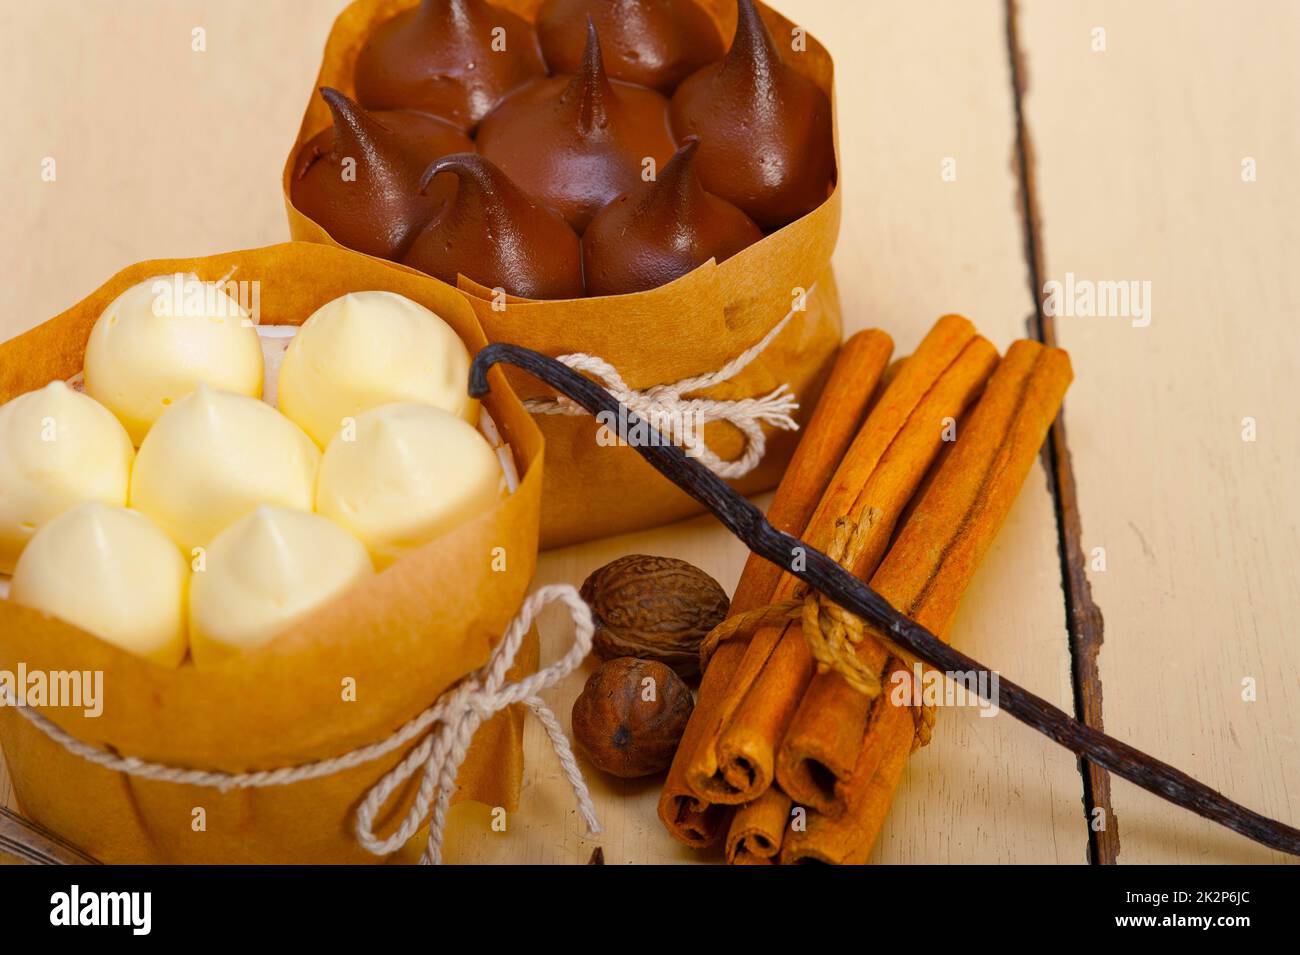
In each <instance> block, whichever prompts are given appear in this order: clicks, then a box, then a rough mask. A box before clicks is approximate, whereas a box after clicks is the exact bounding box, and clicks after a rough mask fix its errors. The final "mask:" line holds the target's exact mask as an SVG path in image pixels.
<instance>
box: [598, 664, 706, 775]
mask: <svg viewBox="0 0 1300 955" xmlns="http://www.w3.org/2000/svg"><path fill="white" fill-rule="evenodd" d="M694 708H695V703H694V701H693V700H692V699H691V691H690V690H689V689H687V688H686V684H685V683H683V682H682V681H681V679H680V678H678V676H677V674H676V673H674V672H673V671H672V670H671V669H669V668H668V667H666V666H664V665H663V664H662V663H657V662H655V661H654V660H638V659H636V658H635V657H619V658H618V659H617V660H609V661H607V662H605V663H602V664H601V665H600V667H599V669H597V670H596V672H595V673H593V674H592V675H591V676H590V677H588V678H587V685H586V686H584V687H583V688H582V693H581V694H579V696H578V698H577V700H575V701H574V703H573V714H572V723H573V738H574V739H575V740H577V742H578V746H579V747H580V748H581V749H582V751H583V753H584V754H585V755H586V757H587V758H588V759H589V760H591V762H592V764H593V765H594V766H595V767H596V768H597V769H599V770H601V771H602V772H606V773H609V774H610V775H612V776H620V777H622V778H624V779H632V778H635V777H637V776H649V775H651V774H652V773H657V772H660V771H661V770H664V769H667V768H668V766H669V764H671V763H672V761H673V754H674V753H676V752H677V744H678V743H679V742H680V741H681V738H682V733H683V732H685V730H686V721H687V720H689V719H690V717H691V710H693V709H694Z"/></svg>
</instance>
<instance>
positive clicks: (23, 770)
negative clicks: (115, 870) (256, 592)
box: [0, 243, 543, 863]
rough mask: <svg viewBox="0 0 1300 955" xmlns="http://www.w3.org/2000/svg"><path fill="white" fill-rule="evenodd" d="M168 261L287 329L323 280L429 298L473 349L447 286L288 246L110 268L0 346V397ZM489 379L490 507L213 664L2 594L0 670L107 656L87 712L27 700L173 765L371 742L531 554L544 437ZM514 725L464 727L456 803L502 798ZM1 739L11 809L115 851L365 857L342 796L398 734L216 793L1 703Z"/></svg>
mask: <svg viewBox="0 0 1300 955" xmlns="http://www.w3.org/2000/svg"><path fill="white" fill-rule="evenodd" d="M232 269H233V270H234V272H233V274H230V273H231V270H232ZM173 272H194V273H196V274H197V275H198V276H199V277H200V278H201V279H205V280H216V279H219V278H222V277H225V276H227V275H228V274H230V279H231V280H232V281H240V280H247V281H254V280H256V281H258V282H260V292H261V301H260V306H261V322H262V324H292V325H298V324H301V323H302V322H303V321H304V320H305V319H306V318H307V317H308V316H309V315H311V313H312V312H313V311H315V310H316V309H317V308H318V307H320V306H321V305H323V304H325V303H326V302H328V301H330V300H331V299H334V298H336V297H338V296H339V295H342V294H344V293H346V292H351V291H361V290H366V289H380V290H387V291H391V292H397V293H399V294H401V295H405V296H407V297H409V298H411V299H414V300H415V301H417V302H420V303H421V304H423V305H425V306H427V307H429V308H431V309H433V310H434V311H435V312H437V313H438V314H439V315H441V316H442V317H443V318H444V319H445V320H446V321H447V322H448V323H449V324H450V325H451V326H452V327H453V328H454V329H455V330H456V332H457V333H458V334H459V335H460V336H461V338H462V340H463V341H464V342H465V343H466V345H467V346H468V347H469V349H470V351H471V352H474V351H477V350H478V349H479V348H481V347H482V346H483V345H484V344H486V341H485V339H484V337H483V332H482V330H481V329H480V328H479V326H478V323H477V321H476V320H475V318H474V314H473V311H472V310H471V309H470V307H469V306H468V305H467V303H466V301H465V299H464V298H463V297H461V296H460V295H458V294H457V293H456V292H455V291H454V290H452V289H449V288H447V287H446V286H444V285H440V284H439V283H436V282H431V281H428V280H426V279H422V278H419V277H416V276H412V275H408V274H405V273H403V272H401V271H398V270H395V269H393V268H391V267H389V266H387V265H385V264H384V263H381V262H379V261H377V260H374V259H369V258H367V257H365V256H360V255H357V254H355V253H352V252H347V251H344V250H341V249H333V248H327V247H324V246H320V245H313V244H308V243H287V244H284V245H276V246H271V247H269V248H265V249H255V250H252V251H243V252H231V253H229V254H226V255H216V256H211V257H208V258H201V259H168V260H158V261H152V262H142V263H140V264H138V265H133V266H131V267H130V268H128V269H126V270H125V271H122V272H119V273H118V274H117V275H115V276H114V277H113V278H112V279H110V280H109V281H108V282H107V283H106V284H105V285H103V286H102V287H101V288H100V289H98V290H97V291H95V292H94V293H93V294H91V295H90V296H89V297H87V298H86V299H85V300H83V301H82V302H80V303H78V304H77V305H74V306H73V307H72V308H70V309H68V310H67V311H66V312H64V313H63V314H62V315H59V316H58V317H56V318H53V319H51V320H50V321H48V322H46V323H45V324H43V325H40V326H38V327H36V328H34V329H32V330H31V331H29V332H27V333H26V334H24V335H20V336H19V337H17V338H15V339H13V340H12V341H9V342H6V343H5V344H4V345H0V402H3V401H7V400H9V399H10V398H12V397H14V396H15V395H17V394H20V393H22V392H25V391H29V390H31V389H33V388H38V387H40V386H42V385H44V384H46V383H47V382H49V381H51V380H53V379H67V378H70V377H72V376H73V375H75V374H77V373H78V372H79V371H81V368H82V359H83V354H84V351H85V346H86V340H87V338H88V337H89V335H90V329H91V326H92V325H93V324H94V322H95V319H96V318H97V317H98V316H99V314H100V312H101V311H102V310H103V309H104V307H105V306H106V305H108V303H109V302H110V301H112V300H113V299H114V298H115V297H116V296H117V295H118V294H119V293H120V292H122V291H123V290H124V289H126V288H127V287H129V286H131V285H134V284H136V283H137V282H140V281H143V280H145V279H146V278H149V277H151V276H155V275H160V274H168V273H173ZM492 374H493V375H494V376H495V378H494V380H493V382H492V385H493V389H492V392H491V394H490V395H489V396H488V397H487V398H486V400H485V406H486V407H487V409H488V410H489V412H490V413H491V415H492V417H493V418H494V420H495V421H496V424H497V426H498V428H499V429H500V431H501V434H502V437H503V439H504V440H505V441H507V442H509V444H510V447H511V450H512V451H513V453H514V456H515V461H516V464H517V467H518V470H519V475H520V483H519V488H518V490H516V491H515V492H514V493H513V494H511V495H510V496H509V497H508V498H506V499H505V500H503V501H502V502H501V503H500V504H499V505H498V506H497V507H496V508H495V509H493V510H492V511H490V512H489V513H486V514H483V515H481V516H480V517H478V518H476V519H475V520H473V521H471V522H470V523H468V524H465V525H463V526H461V527H459V528H457V529H455V530H454V531H452V532H451V533H449V534H447V535H445V536H443V537H441V538H439V539H438V540H436V541H433V542H431V543H430V544H427V545H426V546H424V547H422V548H420V549H419V550H416V551H414V552H412V553H411V554H409V555H408V556H406V557H403V558H402V559H401V560H399V561H398V562H397V563H395V564H394V565H393V566H391V567H389V568H388V569H387V570H385V571H384V572H382V573H380V574H377V575H376V576H374V577H373V578H371V579H370V580H368V581H367V582H365V583H363V584H361V585H358V586H357V587H355V588H353V589H352V590H350V591H348V592H347V593H346V594H343V595H341V596H340V597H339V598H338V599H337V600H335V601H334V602H332V603H330V604H328V605H327V606H324V607H322V608H320V609H319V610H318V611H316V612H315V613H313V614H312V615H311V616H310V617H309V618H308V619H306V620H304V621H302V622H301V623H299V624H298V625H296V626H294V627H292V628H291V629H290V630H289V631H287V632H286V633H285V634H284V635H282V636H281V637H279V638H277V639H276V640H274V641H272V642H271V643H269V644H267V645H266V646H264V647H262V648H260V649H259V650H257V651H254V652H251V653H247V654H243V655H241V656H237V657H234V658H232V659H231V660H229V661H227V662H225V663H223V664H221V665H217V666H214V667H209V668H203V669H198V668H195V667H194V666H193V665H191V664H188V663H187V664H184V665H182V666H181V667H180V668H178V669H166V668H163V667H159V666H157V665H154V664H152V663H150V662H148V661H145V660H142V659H140V658H138V657H135V656H133V655H131V654H128V653H125V652H123V651H121V650H118V649H117V648H115V647H113V646H111V645H109V644H107V643H104V642H103V641H101V640H98V639H96V638H95V637H92V636H90V635H89V634H87V633H85V632H84V631H82V630H80V629H78V628H77V627H74V626H72V625H70V624H66V623H63V622H62V621H59V620H56V619H54V618H51V617H48V616H45V615H43V614H41V613H39V612H36V611H33V610H29V609H27V608H24V607H19V606H17V605H16V604H13V603H12V602H10V601H7V600H0V669H4V670H8V671H10V672H15V673H16V672H17V670H18V665H19V662H20V661H21V662H24V663H25V664H26V666H27V669H28V671H29V672H31V671H35V670H41V671H59V670H74V671H80V670H100V671H103V674H104V685H103V696H104V710H103V714H102V715H101V716H99V717H98V718H88V717H86V716H85V715H84V714H83V711H82V710H80V709H69V708H44V709H42V711H41V712H42V713H43V714H44V715H45V716H47V717H48V718H49V719H51V720H52V721H54V722H55V723H57V724H58V725H59V726H60V727H62V728H63V729H64V730H65V731H67V732H68V733H71V734H72V735H73V736H75V737H77V738H78V739H80V740H83V741H85V742H87V743H91V744H93V745H95V746H98V747H101V748H105V749H109V750H111V751H113V752H116V753H118V754H122V755H130V756H136V757H139V758H141V759H144V760H148V761H151V762H158V763H163V764H166V765H171V766H177V767H185V768H195V769H204V770H212V771H219V772H228V773H241V772H250V771H257V770H266V769H276V768H281V767H291V766H297V765H301V764H303V763H308V762H314V761H317V760H320V759H325V758H328V757H332V756H338V755H341V754H343V753H346V752H349V751H351V750H353V749H356V748H358V747H360V746H364V745H367V744H370V743H375V742H378V741H380V740H383V739H385V738H386V737H388V736H389V735H391V734H392V733H393V732H394V731H395V730H396V729H397V728H398V727H400V726H401V725H402V724H403V723H405V722H407V721H408V720H410V719H411V718H412V717H414V716H415V715H417V714H418V713H420V712H421V711H423V710H424V709H425V708H427V707H428V706H429V705H430V704H432V703H433V701H434V700H435V699H436V698H437V696H438V695H439V694H440V693H442V692H443V691H444V690H445V689H447V688H448V687H449V686H451V685H452V684H453V683H454V682H456V681H457V680H458V679H459V678H460V677H462V676H464V675H465V674H466V673H468V672H469V671H471V670H473V669H474V668H476V667H478V666H480V665H482V664H483V663H484V662H485V661H486V660H487V658H488V654H489V652H490V650H491V648H492V647H493V645H495V643H496V642H497V641H498V640H499V639H500V637H501V635H502V634H503V632H504V630H505V628H506V626H507V624H508V623H509V622H510V620H511V619H512V618H513V616H514V614H515V612H516V610H517V609H518V607H519V605H520V603H521V602H522V600H523V598H524V596H525V592H526V590H527V588H528V585H529V581H530V580H531V578H532V575H533V571H534V569H535V567H536V557H537V534H538V521H539V514H540V506H541V483H542V447H543V445H542V439H541V436H540V434H539V433H538V430H537V428H536V426H535V425H534V424H533V422H532V418H531V416H530V415H529V414H528V413H527V412H526V411H525V410H524V408H523V405H522V404H521V403H520V401H519V399H518V398H517V397H516V396H515V395H514V394H513V393H512V392H511V391H510V389H509V388H508V387H506V386H505V379H504V378H503V377H502V376H501V374H500V372H499V371H495V370H494V371H493V373H492ZM495 548H504V552H503V553H504V555H505V560H506V564H505V566H506V569H505V571H504V572H499V571H495V570H493V557H494V554H500V553H502V552H500V551H494V549H495ZM536 656H537V643H536V635H535V634H534V635H533V636H532V638H531V639H530V640H529V641H526V642H525V649H524V650H523V651H522V652H521V654H520V659H519V660H518V661H517V663H516V671H524V670H530V669H532V668H534V667H535V666H536V662H537V660H536ZM347 680H351V681H354V685H355V688H356V691H355V701H354V702H346V701H345V700H344V681H347ZM522 720H523V714H522V712H515V711H510V712H505V713H501V714H498V715H497V716H496V717H495V718H493V719H492V720H491V721H489V722H488V723H486V724H485V725H484V726H483V727H482V729H480V730H479V732H478V735H477V736H476V737H475V739H474V744H473V746H472V747H471V749H470V752H469V756H468V758H467V760H466V761H465V763H464V764H463V765H462V767H461V769H460V775H459V779H458V792H457V796H456V798H457V799H474V800H478V801H481V802H484V803H487V804H488V805H492V806H503V807H505V808H506V809H507V810H513V809H514V808H515V807H516V804H517V801H518V798H519V791H520V780H521V774H522V768H523V753H522V747H521V741H522ZM0 744H2V745H3V748H4V755H5V759H6V761H7V763H8V766H9V772H10V774H11V775H12V777H13V784H14V789H15V791H16V792H17V796H18V801H19V803H20V804H21V806H22V809H23V811H24V813H25V814H27V815H28V816H30V817H31V818H32V819H33V820H35V821H36V822H37V823H39V824H41V825H42V826H45V827H46V828H47V829H50V830H52V831H54V832H57V833H59V834H60V835H62V836H63V837H64V838H66V839H67V840H69V841H70V842H72V843H73V844H74V845H76V846H78V847H79V848H81V849H83V850H84V851H86V852H88V853H90V854H91V855H93V856H95V857H97V858H99V859H101V860H103V861H105V862H116V863H271V862H275V863H347V862H377V861H381V860H380V859H379V858H378V857H376V856H374V855H371V854H370V853H369V852H367V851H366V850H365V849H363V848H362V847H361V846H360V845H359V844H358V843H357V842H356V841H355V838H354V836H353V833H352V826H353V810H354V808H355V807H356V805H357V804H358V802H359V801H360V799H361V798H362V796H363V795H364V794H365V792H366V790H367V789H369V788H370V787H371V786H372V785H373V784H374V783H375V782H376V781H377V780H378V779H379V778H380V777H381V776H382V775H383V774H384V773H386V772H387V771H388V770H389V769H391V768H392V767H393V766H394V765H395V764H396V763H397V762H398V761H399V760H400V759H401V758H402V756H403V755H404V753H405V751H406V750H407V749H409V747H407V748H403V749H399V750H398V751H396V752H394V753H392V754H390V755H388V756H385V757H383V758H380V759H377V760H375V761H373V762H371V763H367V764H365V765H362V766H359V767H356V768H354V769H351V770H347V771H344V772H341V773H338V774H337V775H334V776H329V777H325V778H322V779H318V780H313V781H308V782H301V783H296V784H293V785H289V786H277V787H270V788H263V789H249V790H242V791H235V792H230V793H221V792H219V791H217V790H216V789H208V788H201V787H190V786H181V785H177V784H174V783H167V782H155V781H150V780H143V779H137V778H132V777H128V776H126V775H124V774H121V773H117V772H113V771H109V770H106V769H102V768H99V767H97V766H93V765H91V764H90V763H88V762H86V761H85V760H83V759H81V758H80V757H77V756H74V755H72V754H71V753H68V752H67V751H66V750H64V749H63V748H62V747H61V746H60V745H58V744H57V743H55V742H53V741H52V740H50V739H49V738H48V737H46V736H45V735H44V734H43V733H41V732H40V731H39V730H37V729H36V728H34V727H33V726H32V725H31V724H30V723H29V722H28V721H27V720H26V719H24V718H23V717H22V715H21V714H19V713H18V712H16V711H15V710H14V709H13V708H11V707H0ZM418 780H419V774H417V775H416V778H415V779H414V780H413V781H412V782H411V783H410V784H408V785H407V786H406V787H404V789H403V790H402V791H400V792H399V793H397V794H395V795H394V796H393V798H392V799H391V800H390V802H389V804H388V806H387V807H386V812H385V814H384V816H383V817H382V818H381V819H380V820H378V831H379V832H381V833H384V834H387V833H389V832H391V831H393V829H395V828H396V823H397V821H398V820H399V819H400V818H401V816H403V815H404V814H405V813H406V810H407V808H408V807H409V806H410V804H411V800H412V798H413V796H414V791H415V786H416V785H417V784H418ZM198 810H202V814H200V813H199V812H198ZM200 815H202V817H203V823H204V826H203V827H202V828H200V827H199V822H198V819H199V817H200Z"/></svg>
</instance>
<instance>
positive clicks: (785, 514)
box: [659, 329, 894, 848]
mask: <svg viewBox="0 0 1300 955" xmlns="http://www.w3.org/2000/svg"><path fill="white" fill-rule="evenodd" d="M893 348H894V343H893V341H892V339H890V337H889V336H888V335H886V334H885V333H884V332H882V331H878V330H874V329H872V330H868V331H862V332H858V333H857V334H855V335H853V336H852V337H851V338H849V340H848V341H846V342H845V343H844V345H843V347H842V348H841V349H840V354H839V357H838V358H837V359H836V363H835V367H834V368H833V370H832V371H831V374H830V377H829V379H828V380H827V382H826V387H825V388H824V389H823V391H822V396H821V400H820V401H819V402H818V403H817V408H816V410H815V411H814V412H813V415H812V417H811V419H810V420H809V422H808V426H807V428H806V429H805V430H804V434H803V437H802V439H800V441H799V446H798V448H797V449H796V450H795V453H794V455H793V457H792V458H791V459H790V464H789V465H788V466H787V468H786V472H785V475H784V477H783V478H782V480H781V484H780V486H779V487H778V488H777V490H776V493H775V495H773V498H772V504H771V506H770V507H769V508H768V513H767V517H768V521H769V522H770V523H771V524H772V525H773V526H774V527H777V528H779V529H781V530H784V531H786V532H788V533H791V534H795V535H801V534H802V533H803V531H804V528H805V527H807V525H808V519H809V518H810V517H811V516H812V512H813V509H814V508H815V507H816V503H817V501H818V500H819V499H820V498H821V495H822V492H823V491H824V490H825V487H826V484H827V483H828V482H829V481H830V478H831V475H832V474H833V473H834V471H835V467H836V466H837V465H838V464H839V462H840V459H841V458H843V457H844V453H845V451H846V450H847V448H848V446H849V442H850V441H852V440H853V435H854V434H856V433H857V430H858V428H859V427H860V426H861V423H862V420H863V419H864V418H865V417H866V414H867V407H868V405H869V403H870V401H871V398H872V395H873V393H874V392H875V390H876V387H877V383H878V382H879V380H880V377H881V375H882V373H883V372H884V369H885V366H886V365H887V364H888V362H889V356H890V354H891V352H892V351H893ZM780 576H781V570H780V568H778V567H777V566H776V565H775V564H772V563H770V562H768V561H766V560H764V559H763V558H762V557H759V556H758V555H757V554H753V553H751V554H750V555H749V559H748V560H747V561H746V562H745V567H744V570H743V571H742V572H741V575H740V581H739V583H737V585H736V591H735V594H734V595H733V596H732V600H731V609H732V611H733V612H734V613H742V612H744V611H746V610H751V609H754V608H756V607H761V606H763V605H765V604H766V603H768V602H769V601H770V600H771V597H772V593H773V591H774V590H775V589H776V584H777V581H778V580H779V579H780ZM744 653H745V642H744V641H741V640H735V641H728V642H726V643H723V644H722V645H720V646H719V647H718V649H717V651H716V652H715V653H714V655H713V658H712V660H711V661H710V662H709V666H708V669H707V670H705V672H704V676H703V678H702V680H701V682H700V689H699V693H698V694H697V699H696V702H695V710H694V712H693V713H692V716H691V719H690V722H689V723H687V726H686V731H685V733H684V734H683V736H682V740H681V743H680V744H679V745H678V748H677V754H676V756H675V757H674V759H673V763H672V767H671V768H670V769H669V771H668V778H667V780H666V781H665V782H664V788H663V792H662V793H661V795H660V797H659V818H660V820H662V822H663V824H664V826H665V828H667V830H668V832H669V833H670V834H671V835H672V836H673V837H674V838H676V839H677V840H678V841H680V842H684V843H685V844H686V845H688V846H693V847H696V848H704V847H706V846H709V845H712V844H713V843H714V842H716V841H717V840H718V838H719V837H720V836H721V835H722V833H723V832H724V831H725V828H726V823H727V821H728V819H729V817H730V807H728V806H721V805H715V804H712V803H710V802H709V801H708V800H706V799H702V798H701V797H700V796H699V795H698V794H697V793H696V792H695V791H694V790H692V789H691V787H690V786H689V785H688V784H687V781H686V765H687V761H688V758H689V756H690V754H692V753H693V752H694V751H695V750H696V748H697V747H698V746H699V744H700V742H701V740H702V739H704V738H705V736H706V734H707V732H708V731H709V729H710V728H711V727H712V725H713V720H714V719H715V717H716V713H717V709H718V706H719V705H720V703H721V701H722V698H723V696H724V694H725V693H726V690H727V687H728V686H729V685H730V683H731V680H732V677H733V676H734V675H735V672H736V669H737V667H738V666H739V665H740V661H741V658H742V657H743V656H744Z"/></svg>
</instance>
